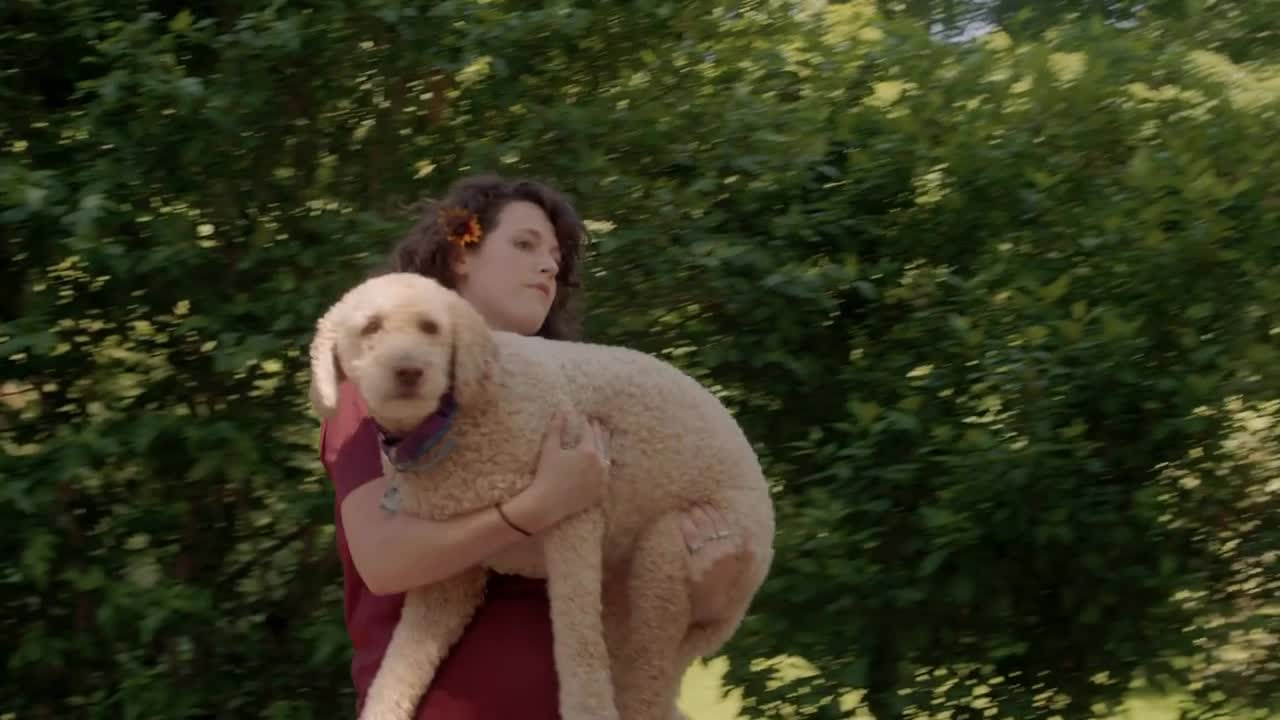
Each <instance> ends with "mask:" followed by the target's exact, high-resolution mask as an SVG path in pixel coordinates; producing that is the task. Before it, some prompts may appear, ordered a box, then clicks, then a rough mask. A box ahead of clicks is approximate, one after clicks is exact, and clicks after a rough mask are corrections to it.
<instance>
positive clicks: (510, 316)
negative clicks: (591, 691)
mask: <svg viewBox="0 0 1280 720" xmlns="http://www.w3.org/2000/svg"><path fill="white" fill-rule="evenodd" d="M585 234H586V233H585V230H584V228H583V225H582V223H581V221H580V219H579V218H578V215H577V213H576V212H575V211H574V209H573V207H572V206H571V205H570V204H569V203H568V201H567V200H566V199H565V198H563V197H562V196H561V195H560V194H559V193H557V192H556V191H554V190H552V189H551V188H549V187H547V186H545V185H542V184H539V183H534V182H527V181H509V180H505V179H502V178H499V177H494V176H482V177H475V178H471V179H468V180H464V181H462V182H460V183H458V184H456V185H455V186H454V187H453V188H452V189H451V190H450V191H449V193H448V195H447V196H446V197H445V198H444V199H443V200H442V201H440V202H439V203H436V204H432V205H430V206H429V207H427V209H426V210H425V211H424V214H423V216H422V218H421V219H420V220H419V222H418V223H417V224H416V225H415V226H414V227H413V229H412V230H410V232H409V234H408V235H407V236H406V237H405V238H404V239H403V240H402V241H401V242H400V244H399V245H398V246H397V247H396V249H395V251H394V252H393V253H392V257H391V261H390V263H389V269H390V270H392V271H398V272H416V273H421V274H423V275H426V276H429V277H432V278H435V279H437V280H439V281H440V282H442V283H443V284H445V285H446V286H449V287H452V288H454V289H455V290H456V291H457V292H458V293H459V294H460V295H461V296H462V297H464V298H465V299H466V300H467V301H469V302H470V303H471V304H472V305H473V306H474V307H475V308H476V309H477V310H478V311H479V312H480V314H481V315H482V316H484V318H485V320H486V321H487V322H488V323H489V325H490V326H491V327H493V328H495V329H501V330H508V331H512V332H518V333H522V334H525V335H540V336H543V337H548V338H552V339H576V338H577V337H578V332H579V330H578V325H577V323H576V321H575V318H574V315H573V311H572V308H573V305H574V303H573V300H574V298H573V294H574V292H575V291H576V289H577V286H578V269H579V268H578V266H579V260H580V255H581V250H582V244H583V241H584V238H585ZM579 429H580V430H581V432H579ZM571 437H576V438H578V440H577V444H576V445H567V440H568V438H571ZM608 439H609V437H608V432H607V430H606V429H605V428H603V427H602V426H600V424H599V423H596V422H595V421H587V420H585V419H583V418H580V417H577V416H576V415H574V414H573V413H572V412H570V413H568V414H564V413H558V414H557V416H556V417H555V418H554V419H553V420H552V423H551V424H550V425H549V426H548V428H547V440H548V442H545V443H544V444H543V449H542V451H541V453H540V455H539V458H538V465H537V471H536V473H535V477H534V481H533V483H532V484H531V485H530V486H529V488H528V489H526V490H525V491H523V492H522V493H520V494H519V495H517V496H516V497H514V498H512V499H510V500H509V501H507V502H506V503H504V504H503V505H502V506H500V507H499V508H488V509H486V510H482V511H477V512H475V513H473V514H470V515H467V516H463V517H458V518H454V519H452V520H449V521H446V522H435V521H430V520H426V519H423V518H420V517H414V516H409V515H406V514H403V513H395V512H394V511H391V510H388V509H385V508H384V507H382V500H383V496H384V494H385V492H386V490H387V482H386V480H385V479H384V478H382V477H381V474H382V468H381V463H380V458H379V446H378V439H377V434H376V431H375V430H374V427H373V425H372V422H371V421H370V420H368V419H367V417H366V408H365V406H364V404H363V402H362V401H361V400H360V398H359V396H358V395H357V394H356V393H355V392H354V390H353V388H352V386H351V385H350V384H349V383H348V384H345V385H344V386H343V387H342V389H341V393H340V399H339V408H338V412H337V413H336V414H335V415H334V416H333V418H331V419H330V420H329V421H328V422H326V423H325V424H324V427H323V428H322V432H321V457H322V459H323V462H324V465H325V469H326V471H327V472H328V474H329V477H330V479H331V481H332V482H333V485H334V489H335V495H336V504H337V512H336V513H335V514H336V518H335V521H336V525H337V539H338V551H339V555H340V557H341V559H342V564H343V574H344V578H345V580H344V582H345V588H344V589H345V602H344V604H345V617H346V624H347V631H348V633H349V634H350V636H351V641H352V645H353V651H354V653H353V659H352V667H351V673H352V679H353V681H354V683H355V687H356V693H357V698H358V702H357V706H358V707H359V706H360V705H362V704H363V702H364V697H365V694H366V692H367V691H368V689H369V685H370V683H371V682H372V680H373V677H374V675H375V674H376V673H377V670H378V665H379V663H380V662H381V660H382V656H383V653H384V652H385V651H386V648H387V644H388V643H389V642H390V640H391V634H392V632H393V631H394V629H395V624H396V621H397V620H398V619H399V616H400V607H401V605H402V603H403V600H404V593H405V592H406V591H408V590H410V589H412V588H415V587H420V586H422V585H427V584H430V583H433V582H438V581H440V580H442V579H445V578H447V577H450V576H452V575H453V574H455V573H457V572H459V571H461V570H464V569H466V568H469V567H472V566H474V565H476V564H478V563H480V562H482V561H483V560H484V559H485V558H487V557H490V556H492V555H494V554H496V553H497V552H499V551H501V550H504V549H507V548H508V547H511V546H513V545H514V544H516V543H520V542H529V541H530V540H529V537H528V536H529V535H533V536H537V535H538V533H540V532H542V531H544V530H546V529H547V528H549V527H551V526H552V525H554V524H555V523H556V522H558V521H559V520H561V519H562V518H564V517H566V516H568V515H571V514H573V513H575V512H578V511H580V510H583V509H585V508H587V507H588V506H590V505H592V504H594V503H595V502H597V501H598V500H599V499H600V497H601V495H602V494H603V493H604V492H605V490H606V485H607V482H608ZM684 529H685V539H686V542H687V543H688V546H689V549H690V556H689V577H690V598H691V601H692V606H693V614H694V619H695V622H696V621H698V620H700V619H707V618H710V617H714V616H715V614H716V613H717V612H718V611H719V607H718V604H717V603H718V602H719V601H720V599H721V598H722V597H723V596H724V593H723V592H721V588H725V587H728V586H729V584H730V583H732V582H733V581H734V580H735V575H736V573H738V572H740V571H741V570H742V569H743V567H744V566H745V563H742V562H740V560H741V559H742V557H743V556H742V554H741V553H743V552H746V551H745V550H743V549H742V547H741V546H740V545H739V544H738V543H736V542H735V536H734V535H733V534H732V533H730V532H729V528H728V525H727V523H726V522H725V519H724V518H723V517H722V516H720V515H719V514H718V513H716V512H714V511H713V510H711V509H709V508H705V507H693V508H690V509H689V510H688V511H687V512H686V516H685V518H684ZM557 695H558V684H557V680H556V674H555V661H554V656H553V651H552V642H551V619H550V614H549V604H548V599H547V594H546V585H545V581H539V580H532V579H528V578H519V577H513V576H503V575H496V574H495V575H492V576H491V579H490V582H489V585H488V589H487V592H486V599H485V603H484V605H483V606H482V607H481V608H480V609H479V610H478V611H477V613H476V615H475V617H474V618H473V620H472V621H471V623H470V625H468V627H467V630H466V631H465V632H464V634H463V636H462V638H461V639H460V640H459V641H458V643H457V644H456V645H455V646H454V648H453V649H452V651H451V653H450V655H449V657H447V658H446V659H445V661H444V662H443V663H442V664H441V667H440V669H439V671H438V673H437V674H436V677H435V679H434V681H433V682H432V685H431V687H430V689H429V690H428V692H427V693H426V695H425V697H424V698H423V700H422V702H421V703H420V705H419V707H418V713H417V716H416V717H417V719H418V720H498V719H499V718H510V717H519V718H522V720H544V719H545V720H554V719H555V718H558V717H559V711H558V708H557V705H558V698H557Z"/></svg>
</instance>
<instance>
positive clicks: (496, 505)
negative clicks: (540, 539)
mask: <svg viewBox="0 0 1280 720" xmlns="http://www.w3.org/2000/svg"><path fill="white" fill-rule="evenodd" d="M493 507H494V508H496V509H497V510H498V515H500V516H502V519H503V520H505V521H506V522H507V524H508V525H510V526H511V529H512V530H515V531H516V532H518V533H520V534H521V535H524V536H525V537H531V536H532V535H533V533H531V532H529V531H528V530H525V529H524V528H522V527H520V526H519V525H517V524H515V523H513V522H511V518H509V517H507V513H506V511H504V510H503V509H502V503H494V504H493Z"/></svg>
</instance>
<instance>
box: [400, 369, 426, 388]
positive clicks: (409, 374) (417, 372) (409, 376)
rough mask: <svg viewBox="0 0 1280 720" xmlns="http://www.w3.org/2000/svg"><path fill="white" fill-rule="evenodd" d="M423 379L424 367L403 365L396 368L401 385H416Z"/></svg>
mask: <svg viewBox="0 0 1280 720" xmlns="http://www.w3.org/2000/svg"><path fill="white" fill-rule="evenodd" d="M421 379H422V368H415V367H401V368H396V380H398V381H400V384H401V385H416V384H417V383H418V381H419V380H421Z"/></svg>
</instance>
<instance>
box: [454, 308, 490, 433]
mask: <svg viewBox="0 0 1280 720" xmlns="http://www.w3.org/2000/svg"><path fill="white" fill-rule="evenodd" d="M450 295H452V297H451V298H450V315H451V316H452V318H451V319H452V320H453V356H452V358H451V360H452V368H451V371H452V376H453V377H452V381H453V395H454V398H455V399H456V400H457V401H458V406H459V407H461V408H466V407H478V406H482V405H484V404H485V403H487V402H488V400H489V399H490V397H491V396H492V393H493V386H492V379H493V369H494V363H496V362H497V354H498V348H497V345H496V344H495V343H494V341H493V335H492V334H490V332H489V326H488V324H487V323H485V321H484V317H483V316H481V315H480V313H479V312H478V311H477V310H476V309H475V308H473V307H472V306H471V303H469V302H467V301H466V300H465V299H463V297H462V296H461V295H458V294H456V293H450Z"/></svg>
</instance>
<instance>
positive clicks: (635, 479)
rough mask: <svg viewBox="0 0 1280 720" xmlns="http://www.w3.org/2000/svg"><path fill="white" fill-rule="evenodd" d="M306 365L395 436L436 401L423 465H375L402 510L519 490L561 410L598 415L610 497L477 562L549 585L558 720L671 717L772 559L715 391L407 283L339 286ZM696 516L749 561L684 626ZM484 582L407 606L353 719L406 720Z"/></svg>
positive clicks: (389, 278)
mask: <svg viewBox="0 0 1280 720" xmlns="http://www.w3.org/2000/svg"><path fill="white" fill-rule="evenodd" d="M311 363H312V379H311V401H312V404H313V406H314V407H315V409H316V411H317V412H318V413H319V414H321V415H322V416H328V415H329V414H330V413H332V412H333V411H334V408H335V405H336V402H337V397H338V386H339V383H340V382H341V381H342V380H343V379H344V378H350V379H351V381H352V382H353V383H354V384H355V386H356V387H357V388H358V389H359V392H360V394H361V396H362V397H363V398H364V400H365V402H366V403H367V404H368V407H369V414H370V416H371V417H372V418H373V419H374V421H375V422H376V423H377V424H378V425H379V426H380V428H381V429H382V432H383V433H384V434H385V435H387V436H390V437H400V438H414V437H416V435H415V430H417V431H418V432H417V435H421V434H422V431H421V428H422V427H424V422H425V421H426V420H428V419H436V420H439V419H440V417H441V416H442V412H441V406H442V404H443V405H447V407H446V408H445V410H447V411H449V412H446V413H443V414H446V415H447V416H448V422H447V423H444V425H445V426H446V428H447V431H445V430H440V431H439V432H436V439H442V442H441V443H440V444H438V445H436V446H435V449H434V450H432V451H431V452H428V453H427V455H426V457H427V464H429V465H430V466H429V467H426V468H421V467H413V466H411V465H410V464H406V463H404V462H398V461H396V460H395V459H394V458H395V457H397V453H398V452H402V451H403V448H397V447H394V446H389V445H388V446H386V447H389V448H391V449H390V450H388V451H387V452H385V453H384V457H383V468H384V470H385V472H387V473H389V474H390V475H391V476H392V481H393V484H394V485H395V486H396V487H397V488H398V490H399V494H400V496H401V499H400V503H401V505H400V507H401V509H402V510H404V511H406V512H411V513H415V514H419V515H422V516H425V517H432V518H436V519H444V518H448V517H450V516H453V515H456V514H460V513H465V512H469V511H472V510H477V509H480V508H484V507H486V506H491V505H494V504H496V503H498V502H500V501H503V500H506V499H507V498H510V497H512V496H513V495H515V494H516V493H518V492H520V491H521V490H523V489H524V488H526V487H527V486H528V485H529V484H530V482H531V481H532V477H533V472H534V470H535V467H536V462H537V456H538V451H539V448H540V446H541V443H542V441H543V433H544V429H545V427H546V423H547V420H548V417H549V416H550V414H551V412H552V411H553V410H554V409H555V408H556V407H557V405H558V404H560V403H562V402H564V401H568V402H569V403H571V404H572V405H573V406H574V407H576V408H577V410H578V411H580V412H581V413H582V414H584V415H590V416H594V417H598V418H600V419H601V420H602V421H603V423H604V424H605V425H606V426H607V427H608V428H609V429H610V432H611V434H612V440H611V456H612V461H613V467H612V470H611V475H610V478H611V479H610V484H609V486H608V490H607V494H606V497H605V499H604V500H603V501H602V502H601V503H600V504H599V505H597V506H595V507H593V508H591V509H588V510H586V511H584V512H581V513H578V514H576V515H573V516H571V517H569V518H567V519H566V520H564V521H562V522H561V523H559V524H558V525H556V526H555V527H553V528H552V529H550V530H548V531H546V532H545V533H543V534H542V535H541V536H539V537H538V538H537V544H536V546H534V547H520V548H518V549H515V550H512V551H508V552H506V553H504V554H501V555H499V556H498V557H495V558H492V559H491V561H489V562H488V563H487V567H488V568H490V569H493V570H496V571H498V572H504V573H514V574H519V575H525V576H529V577H540V578H547V579H548V592H549V595H550V603H551V616H552V627H553V633H554V638H555V639H554V643H555V647H554V653H555V660H556V668H557V675H558V677H559V682H560V712H561V716H562V717H563V718H565V719H566V720H617V719H621V720H641V719H643V718H661V719H662V720H667V719H668V718H671V717H672V716H675V715H678V712H677V711H676V706H675V702H676V697H677V694H678V692H679V685H680V681H681V678H682V676H683V674H684V672H685V670H686V669H687V667H688V665H689V663H690V662H692V661H693V659H694V658H696V657H698V656H704V655H707V654H710V653H712V652H714V651H715V650H717V649H718V648H719V647H720V646H721V645H722V644H723V643H724V642H725V641H727V640H728V639H729V638H730V636H731V635H732V634H733V633H734V631H735V630H736V629H737V627H738V625H739V623H740V622H741V621H742V618H743V616H744V615H745V613H746V611H747V608H748V605H749V604H750V602H751V600H752V598H753V597H754V595H755V593H756V592H757V591H758V590H759V588H760V585H761V584H762V583H763V581H764V578H765V576H766V574H767V573H768V569H769V565H770V563H771V562H772V559H773V538H774V516H773V505H772V502H771V499H770V496H769V491H768V487H767V484H766V482H765V479H764V477H763V474H762V472H761V469H760V465H759V463H758V460H757V457H756V454H755V452H754V451H753V450H752V447H751V445H750V443H749V442H748V441H747V438H746V437H745V436H744V435H743V433H742V431H741V430H740V428H739V426H738V424H737V423H736V422H735V421H734V419H733V418H732V416H731V415H730V414H729V412H728V411H727V410H726V409H725V407H724V406H723V405H722V404H721V403H720V401H719V400H717V399H716V397H715V396H714V395H712V394H711V393H710V392H708V391H707V390H706V389H705V388H703V387H702V386H701V385H700V384H699V383H697V382H696V381H695V380H693V379H692V378H690V377H688V376H687V375H685V374H683V373H681V372H680V371H678V370H676V369H675V368H674V367H672V366H670V365H668V364H667V363H664V362H662V361H660V360H658V359H655V358H653V357H651V356H649V355H646V354H643V353H640V352H637V351H633V350H628V349H624V348H618V347H609V346H603V345H594V344H587V343H576V342H563V341H551V340H546V339H543V338H537V337H525V336H521V335H518V334H514V333H508V332H495V331H492V330H490V329H489V328H488V327H487V326H486V324H485V322H484V320H483V319H482V317H481V316H480V314H479V313H478V312H477V311H475V310H474V309H473V308H472V307H471V305H470V304H469V303H468V302H467V301H466V300H464V299H463V298H462V297H461V296H459V295H457V294H456V293H454V292H453V291H451V290H448V289H446V288H445V287H444V286H442V285H440V284H439V283H437V282H436V281H435V280H431V279H429V278H426V277H423V276H420V275H416V274H411V273H392V274H387V275H382V276H378V277H375V278H373V279H370V280H367V281H365V282H363V283H361V284H359V285H357V286H356V287H354V288H353V289H351V290H350V291H348V292H347V293H346V294H345V295H344V296H343V297H342V298H341V299H340V300H339V301H338V302H337V303H335V304H334V306H333V307H332V308H331V309H330V310H329V311H328V312H327V313H325V315H324V317H323V318H321V319H320V321H319V322H318V323H317V326H316V335H315V339H314V341H313V343H312V347H311ZM437 425H439V423H438V424H437ZM437 430H439V428H438V427H437ZM441 435H443V437H442V438H441ZM419 439H421V438H419ZM413 452H414V451H411V452H410V455H412V454H413ZM404 459H405V458H404V457H401V460H404ZM692 503H708V504H710V505H713V506H715V507H716V508H718V509H719V510H720V511H721V512H723V513H724V515H725V517H726V518H728V520H729V522H730V523H731V524H732V525H733V526H734V528H735V529H736V530H737V531H738V532H740V533H742V534H743V541H744V542H745V543H746V544H747V547H749V548H750V550H752V552H751V553H749V554H748V557H749V558H750V562H751V565H750V568H749V570H748V571H747V572H746V573H744V574H743V576H742V580H741V581H740V582H739V584H738V586H737V587H735V588H733V590H732V592H731V598H732V601H731V602H730V603H728V604H727V606H728V607H729V610H727V611H726V612H725V614H724V615H723V616H722V617H719V618H717V619H715V620H714V621H713V622H711V623H707V624H702V625H696V626H695V625H694V624H692V623H691V620H690V608H689V596H688V579H687V572H688V570H687V561H686V557H687V556H686V553H687V550H686V549H685V545H684V543H685V541H684V537H683V535H682V533H681V529H680V524H679V517H680V515H679V513H680V511H682V510H683V509H685V508H687V507H688V506H689V505H690V504H692ZM533 542H534V541H531V543H533ZM485 576H486V570H485V569H484V568H475V569H473V570H471V571H467V572H464V573H462V574H459V575H456V576H454V577H453V578H451V579H448V580H445V581H442V582H439V583H436V584H434V585H431V586H428V587H425V588H422V589H419V590H415V591H412V592H410V593H409V594H408V596H407V597H406V600H405V606H404V610H403V612H402V615H401V618H400V622H399V624H398V625H397V626H396V629H395V632H394V634H393V636H392V639H391V644H390V645H389V647H388V648H387V652H386V656H385V657H384V659H383V662H382V666H381V668H380V670H379V671H378V675H377V677H376V678H375V679H374V681H373V684H372V686H371V687H370V689H369V693H368V697H367V699H366V703H365V708H364V711H363V713H362V715H361V717H362V718H363V719H364V720H410V718H411V716H412V713H413V711H414V708H415V706H416V705H417V703H418V701H419V700H420V698H421V696H422V694H423V693H424V692H425V690H426V688H427V687H428V685H429V684H430V682H431V679H432V677H433V676H434V673H435V672H436V670H437V669H438V666H439V663H440V662H441V660H442V659H443V658H444V657H445V655H446V653H447V652H448V650H449V648H450V646H451V645H452V644H453V643H454V642H455V641H456V640H457V639H458V638H459V637H460V635H461V633H462V631H463V629H464V628H465V626H466V624H467V623H468V622H469V621H470V619H471V617H472V613H473V612H474V610H475V609H476V607H477V606H478V604H479V603H480V602H481V600H482V595H483V588H484V584H485ZM615 693H616V695H615Z"/></svg>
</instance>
